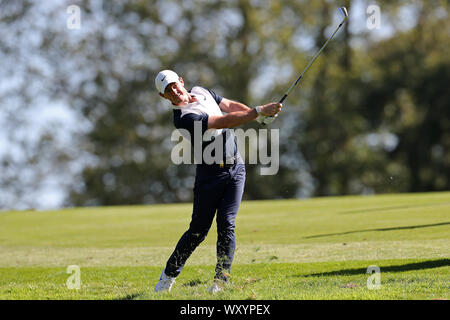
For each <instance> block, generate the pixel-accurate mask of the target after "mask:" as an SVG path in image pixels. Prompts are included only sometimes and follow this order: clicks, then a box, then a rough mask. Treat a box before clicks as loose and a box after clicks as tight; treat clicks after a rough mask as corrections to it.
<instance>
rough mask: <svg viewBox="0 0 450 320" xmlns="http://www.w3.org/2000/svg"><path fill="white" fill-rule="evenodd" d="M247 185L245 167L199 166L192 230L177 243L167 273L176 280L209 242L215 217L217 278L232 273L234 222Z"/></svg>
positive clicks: (168, 263) (190, 227)
mask: <svg viewBox="0 0 450 320" xmlns="http://www.w3.org/2000/svg"><path fill="white" fill-rule="evenodd" d="M244 184H245V165H244V164H236V165H234V166H232V167H228V168H227V167H224V168H220V167H219V165H212V166H208V165H197V170H196V176H195V184H194V208H193V212H192V220H191V223H190V225H189V229H188V230H187V231H186V232H185V233H184V234H183V236H182V237H181V239H180V240H179V241H178V243H177V245H176V247H175V250H174V252H173V253H172V255H171V256H170V258H169V260H168V261H167V264H166V269H165V273H166V275H168V276H170V277H176V276H178V275H179V274H180V272H181V270H182V269H183V267H184V265H185V263H186V260H187V259H188V258H189V256H190V255H191V254H192V252H194V250H195V248H197V246H198V245H199V244H200V243H201V242H202V241H203V240H204V239H205V238H206V235H207V234H208V231H209V229H210V228H211V224H212V221H213V219H214V216H215V215H216V212H217V216H216V222H217V265H216V278H221V279H222V278H223V274H224V272H227V273H229V272H230V271H231V264H232V263H233V258H234V251H235V248H236V238H235V219H236V215H237V212H238V210H239V206H240V204H241V200H242V194H243V192H244Z"/></svg>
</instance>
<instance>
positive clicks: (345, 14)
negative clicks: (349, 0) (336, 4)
mask: <svg viewBox="0 0 450 320" xmlns="http://www.w3.org/2000/svg"><path fill="white" fill-rule="evenodd" d="M338 11H339V14H340V15H341V16H342V17H343V18H344V19H343V20H342V22H341V23H340V24H339V26H338V27H337V29H336V31H334V33H333V34H332V35H331V37H330V38H328V40H327V41H326V42H325V44H324V45H323V46H322V48H320V50H319V51H318V52H317V53H316V55H315V56H314V57H313V58H312V60H311V61H310V62H309V64H308V65H307V66H306V68H305V70H303V72H302V73H301V74H300V77H298V79H297V80H296V81H295V82H294V83H293V84H292V85H291V86H290V88H289V89H288V90H287V91H286V93H285V94H284V96H283V97H282V98H281V100H280V103H283V101H284V100H285V99H286V98H287V96H288V95H289V93H290V92H291V91H292V89H293V88H294V87H295V85H296V84H297V83H298V82H299V81H300V79H301V78H302V77H303V75H304V74H305V72H306V70H308V69H309V67H310V66H311V65H312V64H313V63H314V61H315V60H316V59H317V57H318V56H319V54H320V53H321V52H322V51H323V49H325V47H326V46H327V44H328V42H330V40H331V39H333V37H334V35H335V34H336V33H337V32H338V31H339V29H340V28H341V27H342V25H343V24H344V23H345V22H346V21H347V19H348V13H347V9H346V8H345V7H340V8H339V9H338Z"/></svg>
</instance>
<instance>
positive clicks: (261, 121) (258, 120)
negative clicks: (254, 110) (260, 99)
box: [255, 116, 266, 124]
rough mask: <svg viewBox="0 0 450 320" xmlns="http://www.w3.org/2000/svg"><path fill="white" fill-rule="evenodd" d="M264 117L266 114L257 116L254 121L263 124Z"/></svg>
mask: <svg viewBox="0 0 450 320" xmlns="http://www.w3.org/2000/svg"><path fill="white" fill-rule="evenodd" d="M264 119H266V116H258V117H257V118H256V119H255V120H256V122H258V123H260V124H263V123H264Z"/></svg>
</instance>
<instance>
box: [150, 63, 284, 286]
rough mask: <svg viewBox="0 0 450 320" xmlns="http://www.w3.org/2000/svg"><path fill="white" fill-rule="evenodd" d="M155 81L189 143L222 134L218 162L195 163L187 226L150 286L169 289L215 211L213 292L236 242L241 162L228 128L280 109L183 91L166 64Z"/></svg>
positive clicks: (262, 119)
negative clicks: (192, 194) (192, 199)
mask: <svg viewBox="0 0 450 320" xmlns="http://www.w3.org/2000/svg"><path fill="white" fill-rule="evenodd" d="M155 85H156V89H157V90H158V92H159V95H160V96H161V97H163V98H164V99H167V100H169V101H170V102H171V103H172V108H173V122H174V125H175V127H176V128H177V129H180V130H181V129H184V130H187V132H188V133H189V136H190V140H191V143H192V144H193V145H194V143H200V144H201V146H202V150H203V149H204V148H205V147H206V146H208V145H209V144H210V143H212V141H214V140H215V139H217V138H222V139H223V140H221V141H223V142H222V146H223V150H222V153H221V155H223V158H222V159H221V161H219V163H213V164H207V163H206V162H205V161H203V159H202V161H201V163H200V164H197V167H196V176H195V183H194V203H193V212H192V219H191V222H190V225H189V229H188V230H187V231H186V232H185V233H184V234H183V235H182V237H181V238H180V240H179V241H178V243H177V245H176V247H175V250H174V251H173V253H172V255H171V256H170V257H169V260H168V261H167V263H166V267H165V269H164V270H163V271H162V273H161V277H160V279H159V281H158V283H157V284H156V286H155V291H156V292H158V291H170V289H171V288H172V285H173V284H174V282H175V279H176V277H177V276H178V275H179V274H180V272H181V270H182V269H183V266H184V265H185V263H186V261H187V259H188V258H189V256H190V255H191V254H192V252H193V251H194V250H195V248H196V247H197V246H198V245H199V244H200V243H201V242H202V241H203V240H204V239H205V238H206V235H207V234H208V231H209V229H210V227H211V224H212V221H213V219H214V216H215V215H216V213H217V215H216V222H217V265H216V269H215V272H216V275H215V277H214V285H213V287H212V288H211V289H210V290H211V292H213V293H215V292H217V291H220V290H221V289H222V288H223V285H224V284H226V283H227V282H228V280H229V273H230V271H231V264H232V262H233V258H234V251H235V248H236V240H235V231H234V229H235V219H236V215H237V212H238V210H239V206H240V203H241V200H242V194H243V191H244V183H245V165H244V162H243V160H242V158H241V156H240V154H239V152H238V150H237V145H236V139H235V137H234V134H233V133H232V131H231V130H229V128H234V127H237V126H240V125H242V124H244V123H247V122H249V121H252V120H256V121H258V122H259V123H265V124H269V123H270V122H271V121H273V119H275V118H274V116H275V115H276V114H277V113H278V112H280V110H281V108H282V105H281V103H269V104H267V105H264V106H258V107H256V108H249V107H247V106H246V105H244V104H242V103H239V102H235V101H231V100H228V99H226V98H222V97H221V96H219V95H217V94H216V93H214V91H212V90H209V89H206V88H203V87H199V86H196V87H193V88H192V90H190V91H188V90H186V88H185V86H184V81H183V78H181V77H179V76H178V75H177V74H176V73H175V72H173V71H171V70H163V71H161V72H159V73H158V75H157V76H156V78H155ZM224 113H226V114H224ZM195 128H201V135H199V134H197V136H196V134H195V133H196V132H198V131H197V130H195ZM205 133H207V134H209V136H210V137H211V140H210V141H203V140H204V139H203V135H204V134H205ZM195 140H196V141H197V142H195ZM202 154H203V153H202Z"/></svg>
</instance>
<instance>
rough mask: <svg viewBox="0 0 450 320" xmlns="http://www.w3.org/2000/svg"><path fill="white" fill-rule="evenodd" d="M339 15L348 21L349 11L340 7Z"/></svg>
mask: <svg viewBox="0 0 450 320" xmlns="http://www.w3.org/2000/svg"><path fill="white" fill-rule="evenodd" d="M338 10H339V14H340V15H341V16H342V17H343V18H344V21H345V20H347V19H348V12H347V9H346V8H345V7H340V8H339V9H338Z"/></svg>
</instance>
